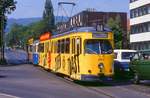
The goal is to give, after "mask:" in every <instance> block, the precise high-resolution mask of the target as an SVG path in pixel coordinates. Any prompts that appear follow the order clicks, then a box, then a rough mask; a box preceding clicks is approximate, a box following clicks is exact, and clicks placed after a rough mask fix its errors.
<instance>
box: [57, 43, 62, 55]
mask: <svg viewBox="0 0 150 98" xmlns="http://www.w3.org/2000/svg"><path fill="white" fill-rule="evenodd" d="M60 48H61V47H60V40H58V43H57V53H60V50H61V49H60Z"/></svg>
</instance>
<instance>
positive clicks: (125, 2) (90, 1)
mask: <svg viewBox="0 0 150 98" xmlns="http://www.w3.org/2000/svg"><path fill="white" fill-rule="evenodd" d="M16 1H17V9H16V10H15V11H14V12H12V14H11V15H8V17H9V18H16V19H18V18H32V17H42V15H43V10H44V4H45V0H16ZM62 1H65V2H66V1H67V2H75V3H76V6H75V7H74V10H73V13H72V14H77V13H78V12H81V11H83V10H85V9H87V8H94V9H96V11H103V12H105V11H106V12H111V11H113V12H129V0H52V3H53V8H54V13H55V15H66V14H64V13H61V11H62V10H60V9H59V10H58V2H62ZM63 8H64V9H65V11H66V12H67V13H68V14H69V15H68V16H70V13H71V10H70V9H71V8H72V7H71V6H69V5H65V6H63ZM58 12H59V14H57V13H58Z"/></svg>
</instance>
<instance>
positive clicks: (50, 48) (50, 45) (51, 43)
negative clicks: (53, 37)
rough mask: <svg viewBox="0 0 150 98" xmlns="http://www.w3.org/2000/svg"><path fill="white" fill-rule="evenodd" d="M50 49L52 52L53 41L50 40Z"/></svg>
mask: <svg viewBox="0 0 150 98" xmlns="http://www.w3.org/2000/svg"><path fill="white" fill-rule="evenodd" d="M50 51H51V53H53V42H51V44H50Z"/></svg>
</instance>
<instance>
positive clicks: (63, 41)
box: [60, 39, 65, 53]
mask: <svg viewBox="0 0 150 98" xmlns="http://www.w3.org/2000/svg"><path fill="white" fill-rule="evenodd" d="M60 43H61V50H60V52H61V53H64V51H65V40H64V39H63V40H61V42H60Z"/></svg>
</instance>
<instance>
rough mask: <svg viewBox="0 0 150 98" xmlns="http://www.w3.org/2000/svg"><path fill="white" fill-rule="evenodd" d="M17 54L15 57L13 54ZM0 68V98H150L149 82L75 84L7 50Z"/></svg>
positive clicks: (20, 53) (16, 51) (19, 54)
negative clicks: (136, 83) (4, 63)
mask: <svg viewBox="0 0 150 98" xmlns="http://www.w3.org/2000/svg"><path fill="white" fill-rule="evenodd" d="M14 54H15V55H14ZM5 56H6V57H7V61H8V62H9V63H11V64H10V65H9V66H3V67H0V98H150V82H147V83H143V84H141V85H133V84H131V82H114V81H111V82H106V83H105V82H103V83H102V82H95V83H94V82H93V83H83V82H79V83H74V82H71V81H68V80H66V79H64V78H62V77H59V76H56V75H55V74H53V73H50V72H47V71H45V70H44V69H42V68H40V67H35V66H33V65H29V64H22V63H26V58H27V57H26V56H27V55H26V53H25V52H24V51H21V50H15V51H14V50H11V51H7V52H6V55H5Z"/></svg>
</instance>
